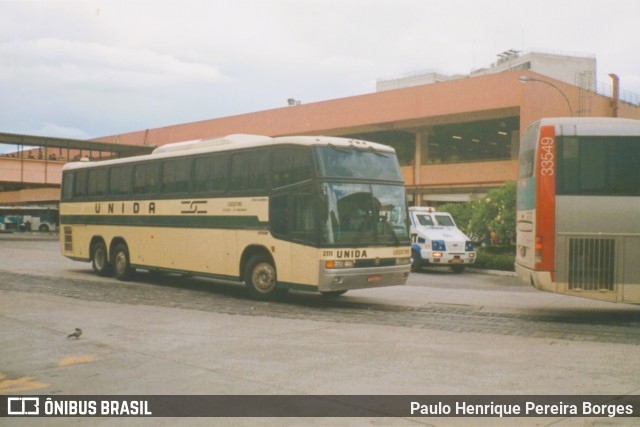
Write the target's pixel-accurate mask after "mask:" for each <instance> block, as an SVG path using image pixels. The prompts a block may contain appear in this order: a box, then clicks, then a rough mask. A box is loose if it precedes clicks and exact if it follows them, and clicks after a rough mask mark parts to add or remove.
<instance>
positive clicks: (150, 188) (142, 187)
mask: <svg viewBox="0 0 640 427" xmlns="http://www.w3.org/2000/svg"><path fill="white" fill-rule="evenodd" d="M159 166H160V164H159V163H147V164H142V165H136V166H135V168H134V179H133V192H134V193H135V194H153V193H157V192H158V185H159V184H160V179H159V178H160V167H159Z"/></svg>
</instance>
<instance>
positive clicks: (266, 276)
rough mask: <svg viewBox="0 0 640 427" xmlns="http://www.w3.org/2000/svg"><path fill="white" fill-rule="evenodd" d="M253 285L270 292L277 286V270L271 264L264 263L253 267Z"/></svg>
mask: <svg viewBox="0 0 640 427" xmlns="http://www.w3.org/2000/svg"><path fill="white" fill-rule="evenodd" d="M251 281H252V283H253V286H254V287H255V288H256V289H257V290H259V291H260V292H269V291H270V290H272V289H273V288H274V287H275V284H276V281H275V271H274V270H273V267H271V265H269V264H266V263H262V264H258V265H257V266H256V268H254V269H253V274H252V275H251Z"/></svg>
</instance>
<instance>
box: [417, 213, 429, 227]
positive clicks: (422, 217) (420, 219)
mask: <svg viewBox="0 0 640 427" xmlns="http://www.w3.org/2000/svg"><path fill="white" fill-rule="evenodd" d="M416 217H417V218H418V222H419V223H420V225H424V226H426V227H433V218H431V215H416Z"/></svg>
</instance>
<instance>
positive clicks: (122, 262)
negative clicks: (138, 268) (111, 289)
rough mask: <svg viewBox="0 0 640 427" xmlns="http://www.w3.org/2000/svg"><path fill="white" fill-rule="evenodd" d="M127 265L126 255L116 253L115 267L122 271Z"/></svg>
mask: <svg viewBox="0 0 640 427" xmlns="http://www.w3.org/2000/svg"><path fill="white" fill-rule="evenodd" d="M126 267H127V257H126V256H125V254H123V253H122V252H119V253H118V255H116V268H117V269H118V271H120V272H122V271H124V270H125V268H126Z"/></svg>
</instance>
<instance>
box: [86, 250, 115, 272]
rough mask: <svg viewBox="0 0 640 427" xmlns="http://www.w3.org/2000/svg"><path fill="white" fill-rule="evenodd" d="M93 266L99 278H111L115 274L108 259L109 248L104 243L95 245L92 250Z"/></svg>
mask: <svg viewBox="0 0 640 427" xmlns="http://www.w3.org/2000/svg"><path fill="white" fill-rule="evenodd" d="M91 254H92V255H91V266H92V267H93V271H95V272H96V274H98V276H103V277H104V276H109V275H111V273H112V272H113V269H112V267H111V264H109V259H108V258H107V246H106V245H105V244H104V242H102V241H98V242H96V243H94V245H93V248H92V250H91Z"/></svg>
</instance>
